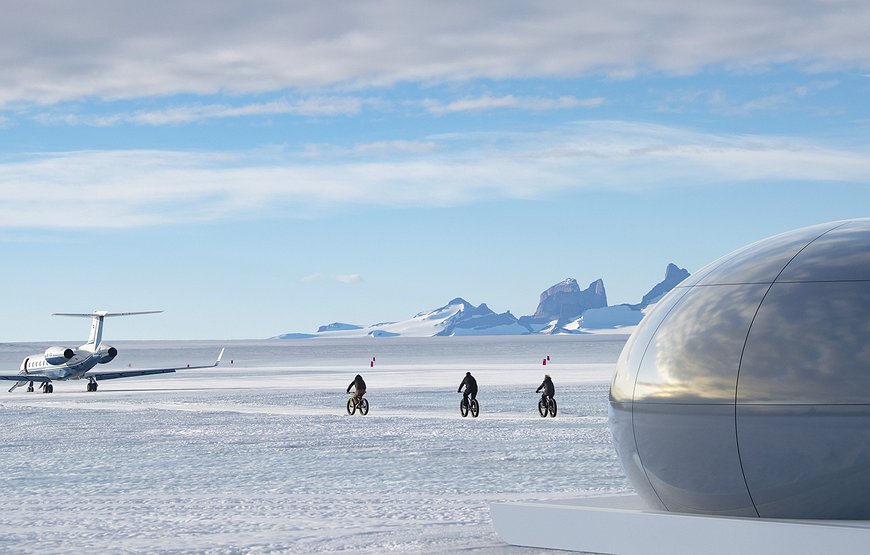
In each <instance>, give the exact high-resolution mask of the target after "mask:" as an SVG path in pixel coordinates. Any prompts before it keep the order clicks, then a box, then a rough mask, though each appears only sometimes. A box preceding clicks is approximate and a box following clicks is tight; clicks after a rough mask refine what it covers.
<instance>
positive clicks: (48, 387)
mask: <svg viewBox="0 0 870 555" xmlns="http://www.w3.org/2000/svg"><path fill="white" fill-rule="evenodd" d="M39 388H40V389H41V390H42V392H43V393H54V386H53V385H52V384H51V382H42V385H41V386H39ZM28 391H32V390H31V389H30V388H28Z"/></svg>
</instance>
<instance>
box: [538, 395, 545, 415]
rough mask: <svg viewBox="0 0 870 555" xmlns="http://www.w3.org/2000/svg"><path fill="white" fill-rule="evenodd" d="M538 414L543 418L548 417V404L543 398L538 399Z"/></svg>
mask: <svg viewBox="0 0 870 555" xmlns="http://www.w3.org/2000/svg"><path fill="white" fill-rule="evenodd" d="M538 413H540V415H541V416H547V403H546V402H544V398H543V397H541V398H540V399H538Z"/></svg>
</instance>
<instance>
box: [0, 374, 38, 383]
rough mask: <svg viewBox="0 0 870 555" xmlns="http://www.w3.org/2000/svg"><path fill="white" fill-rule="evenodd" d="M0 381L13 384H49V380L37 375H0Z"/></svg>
mask: <svg viewBox="0 0 870 555" xmlns="http://www.w3.org/2000/svg"><path fill="white" fill-rule="evenodd" d="M0 380H9V381H13V382H50V381H51V378H49V377H46V376H40V375H39V374H4V375H0Z"/></svg>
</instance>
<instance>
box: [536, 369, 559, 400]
mask: <svg viewBox="0 0 870 555" xmlns="http://www.w3.org/2000/svg"><path fill="white" fill-rule="evenodd" d="M542 389H543V390H544V393H543V395H541V400H542V401H543V402H544V406H547V403H548V399H552V398H553V396H554V395H556V386H555V385H553V379H552V378H550V375H549V374H544V381H543V382H541V385H539V386H538V389H536V390H535V393H540V392H541V390H542Z"/></svg>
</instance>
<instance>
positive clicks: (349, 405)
mask: <svg viewBox="0 0 870 555" xmlns="http://www.w3.org/2000/svg"><path fill="white" fill-rule="evenodd" d="M355 412H356V405H354V404H353V397H351V398H350V399H348V400H347V413H348V414H353V413H355Z"/></svg>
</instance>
